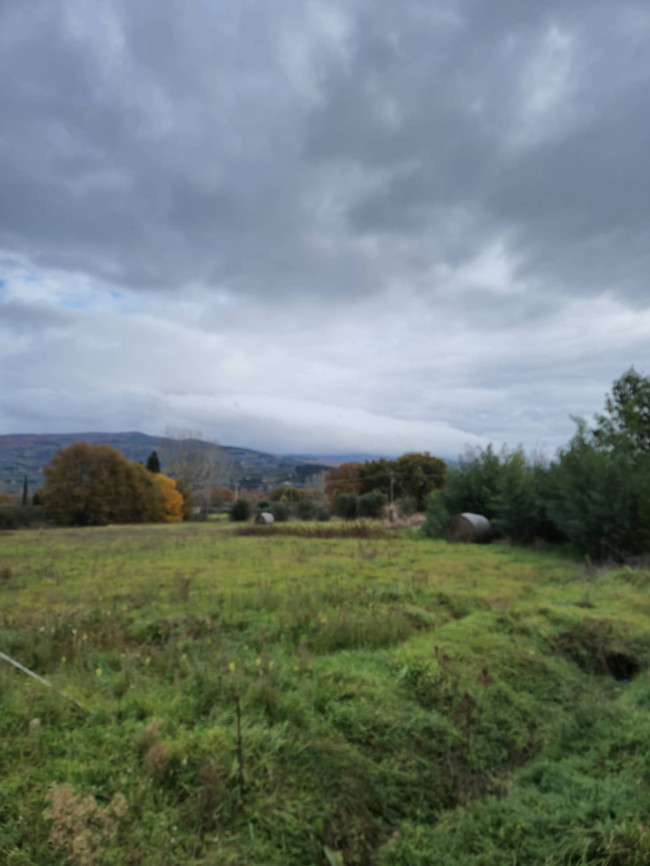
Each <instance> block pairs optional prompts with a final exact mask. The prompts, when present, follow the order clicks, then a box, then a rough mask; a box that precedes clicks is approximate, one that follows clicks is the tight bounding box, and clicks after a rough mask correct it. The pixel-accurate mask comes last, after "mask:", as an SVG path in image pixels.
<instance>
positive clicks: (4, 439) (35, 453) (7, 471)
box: [0, 430, 336, 493]
mask: <svg viewBox="0 0 650 866" xmlns="http://www.w3.org/2000/svg"><path fill="white" fill-rule="evenodd" d="M177 441H178V440H175V439H173V438H170V437H167V436H151V435H149V434H148V433H141V432H140V431H137V430H133V431H124V432H118V433H102V432H99V433H97V432H80V433H7V434H4V435H0V489H4V490H6V491H8V492H9V493H16V492H18V491H19V490H20V489H22V485H23V480H24V478H25V476H27V480H28V484H29V487H30V490H35V489H37V488H38V487H40V486H41V485H42V484H43V467H44V466H47V464H48V463H49V462H50V460H51V459H52V457H53V456H54V454H55V453H56V451H57V450H58V449H59V448H67V447H68V446H69V445H71V444H72V443H73V442H87V443H88V444H89V445H112V446H113V447H114V448H116V449H117V450H118V451H120V452H121V453H122V454H124V456H125V457H126V458H127V459H129V460H133V461H135V462H141V463H144V462H145V461H146V459H147V457H148V456H149V454H150V453H151V452H152V451H157V452H159V456H160V457H161V461H162V469H163V471H164V470H165V465H164V464H165V451H169V450H170V449H171V447H173V446H174V445H175V444H177ZM193 441H195V442H196V443H198V447H199V448H200V449H201V450H205V452H206V453H209V452H210V451H211V450H212V449H218V450H219V451H221V452H223V454H225V455H226V457H227V458H228V461H229V463H230V464H231V467H232V469H231V472H230V473H229V475H230V477H229V478H228V480H229V481H231V482H234V481H236V482H237V483H238V484H239V485H240V486H243V487H256V486H262V485H266V484H282V483H287V482H288V483H292V484H296V485H298V486H305V485H306V483H307V482H308V481H309V479H310V478H313V477H314V476H317V475H319V474H320V473H321V472H325V471H327V469H329V468H331V466H332V465H336V464H335V463H330V462H329V461H328V463H327V464H325V463H319V462H318V460H310V459H309V458H296V457H290V456H285V455H280V454H271V453H267V452H265V451H257V450H255V449H253V448H243V447H240V446H236V445H217V444H216V443H214V442H206V441H204V440H199V439H197V440H193Z"/></svg>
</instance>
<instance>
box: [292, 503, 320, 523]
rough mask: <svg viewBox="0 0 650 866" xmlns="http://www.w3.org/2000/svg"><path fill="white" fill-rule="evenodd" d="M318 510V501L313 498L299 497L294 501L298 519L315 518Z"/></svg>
mask: <svg viewBox="0 0 650 866" xmlns="http://www.w3.org/2000/svg"><path fill="white" fill-rule="evenodd" d="M318 510H319V508H318V502H315V501H314V500H313V499H301V500H300V502H297V503H296V517H299V518H300V520H315V519H316V515H317V514H318Z"/></svg>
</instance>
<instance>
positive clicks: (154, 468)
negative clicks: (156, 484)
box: [146, 451, 160, 475]
mask: <svg viewBox="0 0 650 866" xmlns="http://www.w3.org/2000/svg"><path fill="white" fill-rule="evenodd" d="M146 468H147V469H148V470H149V472H152V473H153V474H154V475H157V474H158V473H159V472H160V459H159V457H158V454H157V452H156V451H152V452H151V454H150V455H149V456H148V457H147V463H146Z"/></svg>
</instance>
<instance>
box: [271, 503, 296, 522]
mask: <svg viewBox="0 0 650 866" xmlns="http://www.w3.org/2000/svg"><path fill="white" fill-rule="evenodd" d="M270 511H271V514H272V515H273V519H274V520H275V521H276V523H286V522H287V520H288V519H289V518H290V517H291V506H289V505H288V504H287V503H286V502H273V503H272V504H271V509H270Z"/></svg>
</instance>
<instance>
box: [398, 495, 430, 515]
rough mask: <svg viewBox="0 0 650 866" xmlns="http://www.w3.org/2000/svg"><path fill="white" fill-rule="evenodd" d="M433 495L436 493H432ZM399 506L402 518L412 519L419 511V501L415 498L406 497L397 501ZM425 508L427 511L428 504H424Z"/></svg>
mask: <svg viewBox="0 0 650 866" xmlns="http://www.w3.org/2000/svg"><path fill="white" fill-rule="evenodd" d="M432 493H435V491H432ZM397 505H398V507H399V510H400V514H401V515H402V517H411V515H413V514H416V513H417V510H418V501H417V499H416V498H415V496H404V497H402V498H401V499H398V500H397ZM424 507H425V510H426V508H427V502H425V503H424Z"/></svg>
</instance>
